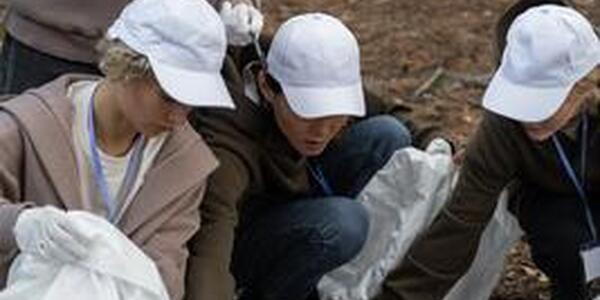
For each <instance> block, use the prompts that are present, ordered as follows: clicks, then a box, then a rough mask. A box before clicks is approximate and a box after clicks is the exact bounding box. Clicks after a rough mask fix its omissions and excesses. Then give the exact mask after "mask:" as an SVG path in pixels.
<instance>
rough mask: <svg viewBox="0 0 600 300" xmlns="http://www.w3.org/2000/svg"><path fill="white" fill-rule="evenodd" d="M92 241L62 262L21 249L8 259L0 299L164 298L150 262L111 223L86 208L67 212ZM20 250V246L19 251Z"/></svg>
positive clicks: (130, 299) (133, 299) (100, 299)
mask: <svg viewBox="0 0 600 300" xmlns="http://www.w3.org/2000/svg"><path fill="white" fill-rule="evenodd" d="M67 217H68V218H71V221H72V224H73V226H75V227H79V228H78V229H80V230H79V232H83V233H85V234H86V235H87V236H86V239H87V240H91V241H93V243H92V244H91V245H90V246H89V254H88V255H87V256H86V257H85V258H84V259H83V260H79V261H74V262H65V261H64V260H60V259H52V258H48V257H42V256H40V255H36V254H35V251H23V252H21V253H20V254H19V255H18V256H17V257H16V258H15V260H14V261H13V263H12V265H11V267H10V271H9V274H8V281H7V287H6V289H4V290H3V291H1V292H0V300H66V299H85V300H121V299H122V300H168V299H169V296H168V294H167V290H166V288H165V286H164V283H163V282H162V278H161V276H160V273H159V272H158V270H157V268H156V266H155V264H154V262H153V261H152V260H151V259H150V258H149V257H147V256H146V255H145V254H144V253H143V252H142V251H141V250H140V249H138V247H137V246H136V245H135V244H133V242H131V241H130V240H129V239H128V238H127V237H126V236H125V235H123V234H122V233H121V232H120V231H119V230H118V229H117V228H116V227H114V226H113V225H112V224H110V223H108V222H107V221H106V220H104V219H103V218H100V217H97V216H95V215H92V214H90V213H87V212H83V211H76V212H68V213H67ZM21 250H23V249H21Z"/></svg>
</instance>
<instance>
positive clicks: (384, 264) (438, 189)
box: [319, 140, 522, 300]
mask: <svg viewBox="0 0 600 300" xmlns="http://www.w3.org/2000/svg"><path fill="white" fill-rule="evenodd" d="M450 153H451V151H450V148H449V146H448V145H447V144H445V142H444V141H443V140H434V142H432V144H431V145H430V146H429V147H428V149H427V150H426V151H425V152H424V151H421V150H417V149H414V148H406V149H402V150H399V151H397V152H396V153H395V154H394V155H393V156H392V158H391V159H390V161H389V162H388V163H387V164H386V165H385V166H384V167H383V168H382V169H381V170H380V171H379V172H377V173H376V175H375V176H374V177H373V178H372V179H371V181H370V182H369V183H368V184H367V186H366V187H365V189H364V190H363V192H361V194H360V195H359V201H362V202H363V203H364V205H365V207H366V209H367V211H368V212H369V214H370V219H371V227H370V229H369V235H368V238H367V242H366V244H365V246H364V248H363V250H362V251H361V253H359V255H358V256H357V257H355V258H354V259H353V260H352V261H351V262H349V263H347V264H345V265H344V266H342V267H340V268H338V269H336V270H334V271H333V272H331V273H329V274H327V275H325V276H324V277H323V279H322V280H321V282H320V283H319V293H320V295H321V298H322V299H325V300H346V299H352V300H367V299H370V298H371V297H373V296H374V295H376V294H377V292H378V291H379V289H380V287H381V284H382V283H383V280H384V278H385V276H386V275H387V274H388V273H389V272H390V270H391V269H392V268H394V267H395V266H397V264H398V263H399V262H400V261H401V259H402V257H403V256H404V255H405V253H406V251H407V250H408V247H409V246H410V244H411V243H412V241H413V240H414V238H415V237H416V236H417V235H418V234H419V233H420V232H422V231H423V230H424V229H425V228H427V227H428V225H429V224H431V222H432V221H433V219H434V218H435V216H436V215H437V213H438V212H439V211H440V209H441V208H442V206H443V205H444V203H445V202H446V201H447V200H448V198H449V196H450V193H451V189H452V186H453V183H454V181H455V179H456V174H457V171H456V168H455V166H454V165H453V163H452V158H451V154H450ZM502 198H505V197H502ZM521 234H522V233H521V231H520V229H519V228H518V225H517V223H516V220H515V219H514V217H512V215H510V214H509V213H508V211H507V210H506V199H503V200H502V201H501V203H500V204H499V205H498V208H497V210H496V212H495V214H494V217H493V220H492V221H490V223H489V225H488V226H487V228H486V230H485V232H484V235H483V237H482V240H481V243H480V246H479V249H478V252H477V256H476V258H475V261H474V263H473V265H472V266H471V268H470V269H469V271H468V273H467V274H465V276H463V278H461V280H460V281H459V282H458V283H457V284H456V285H455V286H454V287H453V289H452V290H451V292H450V293H449V294H448V295H447V296H446V297H445V300H459V299H460V300H464V299H487V298H488V297H489V295H490V294H491V292H492V290H493V288H494V286H495V284H496V282H497V280H498V278H499V276H500V273H501V271H502V268H503V264H504V260H503V259H498V258H499V257H502V255H503V254H506V253H507V252H508V250H510V248H511V247H512V245H513V244H514V243H515V242H516V241H517V240H518V238H519V237H520V236H521Z"/></svg>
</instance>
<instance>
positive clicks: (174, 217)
mask: <svg viewBox="0 0 600 300" xmlns="http://www.w3.org/2000/svg"><path fill="white" fill-rule="evenodd" d="M81 79H88V80H89V79H95V78H94V77H89V76H86V77H83V76H73V75H66V76H63V77H61V78H59V79H57V80H55V81H53V82H51V83H49V84H47V85H45V86H42V87H41V88H39V89H34V90H29V91H28V92H26V93H24V94H22V95H20V96H18V97H16V98H14V99H12V100H10V101H8V102H4V103H2V104H1V105H0V286H3V285H4V284H5V279H6V278H5V276H6V273H7V268H8V266H9V264H10V262H11V260H12V258H13V257H14V255H15V254H16V252H17V247H16V243H15V240H14V236H13V233H12V230H13V226H14V224H15V221H16V219H17V217H18V215H19V212H20V211H21V210H22V209H24V208H25V207H32V206H41V205H54V206H57V207H59V208H63V209H66V210H78V209H82V201H80V191H79V186H78V185H76V184H73V183H74V182H79V180H78V177H77V176H78V174H77V173H78V171H77V170H78V168H77V163H76V159H75V154H74V149H73V142H72V136H71V132H72V131H71V122H72V110H73V107H72V101H71V100H70V99H68V98H67V97H66V89H67V87H68V86H69V85H70V84H71V83H72V82H74V81H77V80H81ZM216 166H217V161H216V159H215V157H214V155H213V154H212V153H211V151H210V150H209V149H208V147H207V146H206V144H205V143H204V141H203V140H202V138H201V137H199V136H198V135H197V134H195V132H194V131H193V129H192V128H191V127H190V126H189V125H186V126H184V127H182V128H180V129H177V130H176V131H174V132H172V133H171V134H170V135H169V136H168V137H167V140H166V141H165V143H164V144H163V146H162V149H161V150H160V152H159V153H158V155H157V157H156V159H155V161H154V163H153V165H152V166H151V167H150V169H148V171H147V173H146V175H145V178H144V183H143V184H142V186H141V188H140V190H139V191H138V193H137V194H136V195H135V197H134V199H133V202H132V204H131V206H129V208H128V209H127V210H126V211H125V213H124V215H123V218H122V219H121V220H120V221H119V222H118V224H116V226H117V227H118V228H119V229H121V230H122V231H123V232H124V233H125V234H126V235H127V236H128V237H129V238H130V239H131V240H132V241H133V242H134V243H135V244H136V245H138V246H139V247H140V248H141V249H142V250H143V251H144V252H145V253H146V254H147V255H148V256H150V257H151V258H152V259H153V260H154V261H155V262H156V264H157V267H158V269H159V271H160V273H161V275H162V277H163V280H164V282H165V285H166V286H167V289H168V291H169V294H170V296H171V299H181V298H182V296H183V290H184V286H183V284H184V280H183V276H184V273H185V267H186V259H187V256H188V251H187V249H186V247H185V245H186V243H187V241H188V240H189V239H190V238H191V236H192V235H193V234H194V232H195V231H196V230H197V229H198V226H199V222H200V219H199V214H198V206H199V205H200V201H201V199H202V197H203V194H204V190H205V186H206V184H205V182H206V178H207V176H208V175H209V173H211V172H212V171H213V170H214V169H215V168H216Z"/></svg>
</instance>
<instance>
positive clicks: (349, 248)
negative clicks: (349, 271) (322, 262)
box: [324, 197, 369, 264]
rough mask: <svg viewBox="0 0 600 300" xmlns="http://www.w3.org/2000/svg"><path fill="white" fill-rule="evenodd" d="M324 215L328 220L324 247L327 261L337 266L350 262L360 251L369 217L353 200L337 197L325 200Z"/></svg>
mask: <svg viewBox="0 0 600 300" xmlns="http://www.w3.org/2000/svg"><path fill="white" fill-rule="evenodd" d="M326 201H327V202H328V205H326V207H325V211H324V215H325V216H327V218H328V220H329V226H328V228H327V229H328V230H326V234H325V235H324V236H325V237H326V241H325V245H327V246H328V250H329V252H330V257H329V259H330V260H331V261H333V262H335V263H337V264H341V263H344V262H347V261H349V260H351V259H352V258H353V257H354V256H356V255H357V254H358V253H359V252H360V250H361V249H362V247H363V245H364V244H365V241H366V240H367V235H368V232H369V217H368V213H367V211H366V209H365V208H364V206H363V205H362V204H361V203H360V202H358V201H355V200H352V199H349V198H344V197H337V198H329V199H327V200H326Z"/></svg>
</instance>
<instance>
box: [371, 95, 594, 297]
mask: <svg viewBox="0 0 600 300" xmlns="http://www.w3.org/2000/svg"><path fill="white" fill-rule="evenodd" d="M590 106H591V107H590V108H589V113H590V115H591V117H590V128H589V141H590V145H589V147H590V148H589V149H588V164H587V172H588V176H587V187H588V188H589V190H588V197H589V198H590V199H598V198H599V197H600V156H598V153H600V115H599V114H598V104H591V105H590ZM579 122H580V120H576V121H575V122H573V125H572V126H578V125H579ZM573 131H574V132H577V130H573ZM560 135H561V141H563V145H564V147H565V148H566V151H567V153H569V157H570V159H571V161H572V163H573V165H574V167H575V166H576V169H577V172H579V163H580V160H581V157H580V154H579V153H580V151H579V147H580V143H579V140H575V139H574V138H573V137H569V135H566V134H564V133H563V132H561V133H560ZM578 174H579V173H578ZM512 182H514V183H518V186H520V187H521V189H522V191H536V196H537V197H542V198H540V199H544V197H561V198H570V199H577V200H578V199H579V198H578V196H577V192H576V190H575V188H574V185H573V184H572V182H571V181H570V179H569V178H568V176H566V175H565V172H564V170H563V169H562V167H561V165H560V162H559V159H558V157H557V152H556V150H555V149H554V147H553V144H552V141H551V140H550V139H549V140H547V141H544V142H541V143H535V142H532V141H531V140H530V139H529V138H528V137H527V135H526V133H525V132H524V130H523V129H522V127H521V125H520V124H519V123H517V122H515V121H511V120H509V119H507V118H504V117H501V116H499V115H495V114H493V113H490V112H486V113H485V115H484V117H483V120H482V122H481V124H480V126H479V128H478V129H477V131H476V133H475V135H474V136H473V137H472V140H471V141H470V143H469V146H468V147H467V153H466V157H465V160H464V165H463V166H462V169H461V175H460V178H459V181H458V183H457V186H456V188H455V190H454V192H453V195H452V197H451V199H450V201H449V203H448V204H447V205H446V206H445V207H444V208H443V210H442V211H441V213H440V215H439V216H438V217H437V218H436V220H435V221H434V222H433V224H432V225H431V227H430V228H429V229H427V230H426V231H425V232H424V233H423V234H422V235H421V236H420V237H418V238H417V240H416V241H415V242H414V243H413V245H412V246H411V248H410V249H409V251H408V253H407V256H406V258H405V259H404V261H403V262H402V263H401V264H400V266H399V267H398V268H397V269H396V270H394V271H393V272H391V274H389V276H388V278H387V279H386V281H385V283H384V286H383V291H382V293H381V294H380V295H379V297H378V298H377V299H379V300H383V299H385V300H388V299H396V300H398V299H410V300H433V299H442V298H443V297H444V296H445V294H446V293H447V292H448V290H449V289H450V288H451V287H452V286H453V285H454V283H455V282H456V281H457V280H458V279H459V278H460V277H461V276H462V275H463V274H464V273H465V272H466V270H467V269H468V268H469V266H470V265H471V262H472V261H473V258H474V256H475V253H476V251H477V246H478V244H479V239H480V237H481V234H482V232H483V230H484V228H485V226H486V225H487V223H488V221H489V220H490V218H491V216H492V214H493V211H494V209H495V207H496V199H497V198H498V196H499V194H500V192H501V190H502V189H504V188H505V187H507V185H509V183H512ZM511 186H512V185H511ZM522 201H527V199H522ZM516 213H517V217H519V214H518V210H517V211H516Z"/></svg>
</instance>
